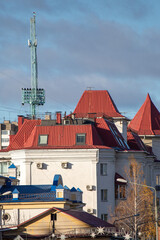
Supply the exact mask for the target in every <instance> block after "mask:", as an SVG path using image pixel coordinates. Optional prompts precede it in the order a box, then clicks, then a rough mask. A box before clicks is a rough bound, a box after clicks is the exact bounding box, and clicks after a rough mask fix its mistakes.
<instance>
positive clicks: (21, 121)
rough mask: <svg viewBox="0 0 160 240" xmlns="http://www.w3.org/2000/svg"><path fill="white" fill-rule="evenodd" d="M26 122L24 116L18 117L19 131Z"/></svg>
mask: <svg viewBox="0 0 160 240" xmlns="http://www.w3.org/2000/svg"><path fill="white" fill-rule="evenodd" d="M23 122H24V116H22V115H19V116H18V130H19V129H20V128H21V126H22V125H23Z"/></svg>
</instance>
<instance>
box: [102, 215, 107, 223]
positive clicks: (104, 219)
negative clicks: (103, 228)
mask: <svg viewBox="0 0 160 240" xmlns="http://www.w3.org/2000/svg"><path fill="white" fill-rule="evenodd" d="M101 219H102V220H103V221H105V222H107V221H108V214H107V213H102V214H101Z"/></svg>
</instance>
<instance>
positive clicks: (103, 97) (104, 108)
mask: <svg viewBox="0 0 160 240" xmlns="http://www.w3.org/2000/svg"><path fill="white" fill-rule="evenodd" d="M73 113H74V114H75V115H76V117H77V118H78V117H79V118H81V117H86V116H87V115H88V113H96V116H98V117H99V116H101V117H102V115H106V116H108V117H124V116H122V115H121V114H120V113H119V111H118V109H117V107H116V105H115V103H114V101H113V100H112V98H111V96H110V94H109V92H108V91H106V90H88V91H84V93H83V95H82V97H81V98H80V100H79V102H78V104H77V106H76V108H75V110H74V112H73Z"/></svg>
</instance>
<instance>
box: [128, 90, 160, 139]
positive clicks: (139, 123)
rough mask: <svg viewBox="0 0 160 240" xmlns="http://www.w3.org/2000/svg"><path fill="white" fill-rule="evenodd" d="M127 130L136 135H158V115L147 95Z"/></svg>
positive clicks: (159, 116) (159, 114)
mask: <svg viewBox="0 0 160 240" xmlns="http://www.w3.org/2000/svg"><path fill="white" fill-rule="evenodd" d="M128 128H129V129H131V130H133V131H135V132H137V134H138V135H160V113H159V111H158V109H157V108H156V107H155V105H154V104H153V102H152V100H151V98H150V96H149V94H147V97H146V100H145V102H144V103H143V105H142V106H141V108H140V109H139V111H138V112H137V114H136V115H135V117H134V118H133V120H132V121H131V122H130V124H129V125H128Z"/></svg>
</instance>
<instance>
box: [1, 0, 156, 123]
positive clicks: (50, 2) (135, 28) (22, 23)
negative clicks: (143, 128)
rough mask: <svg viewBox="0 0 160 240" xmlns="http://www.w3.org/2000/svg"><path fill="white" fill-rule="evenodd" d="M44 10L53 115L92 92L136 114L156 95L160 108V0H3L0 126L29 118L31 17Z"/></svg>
mask: <svg viewBox="0 0 160 240" xmlns="http://www.w3.org/2000/svg"><path fill="white" fill-rule="evenodd" d="M34 11H35V12H36V27H37V38H38V49H37V51H38V79H39V87H41V88H44V89H45V91H46V103H45V105H44V106H43V107H39V108H38V109H37V112H38V113H39V114H41V113H45V112H47V111H49V112H52V113H55V112H56V111H62V112H64V111H67V113H69V112H70V111H73V110H74V108H75V106H76V104H77V102H78V100H79V98H80V97H81V95H82V93H83V91H84V90H86V89H87V87H92V89H94V90H101V89H106V90H108V91H109V92H110V94H111V96H112V98H113V100H114V101H115V103H116V105H117V107H118V109H119V111H120V112H123V113H125V115H126V116H128V117H133V116H134V114H135V113H136V112H137V111H138V109H139V107H140V106H141V105H142V103H143V102H144V100H145V98H146V95H147V93H148V92H149V94H150V96H151V98H152V100H153V102H154V103H155V105H156V106H157V108H158V109H159V110H160V96H159V90H160V17H159V11H160V1H158V0H154V1H153V0H134V1H133V0H56V1H55V0H45V1H44V0H14V1H13V0H5V1H2V0H0V30H1V34H0V53H1V54H0V83H1V88H0V121H1V122H2V121H3V119H6V120H8V119H10V120H16V119H17V117H16V116H17V115H19V114H23V115H26V114H29V113H30V107H29V106H28V105H25V106H21V88H22V87H30V49H29V48H28V45H27V41H28V39H29V36H30V18H31V17H32V13H33V12H34Z"/></svg>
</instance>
